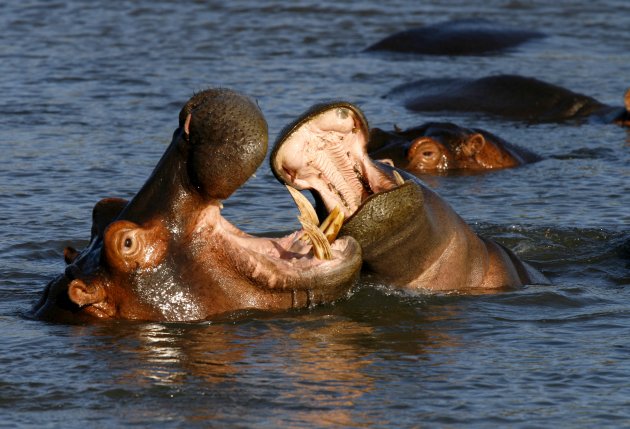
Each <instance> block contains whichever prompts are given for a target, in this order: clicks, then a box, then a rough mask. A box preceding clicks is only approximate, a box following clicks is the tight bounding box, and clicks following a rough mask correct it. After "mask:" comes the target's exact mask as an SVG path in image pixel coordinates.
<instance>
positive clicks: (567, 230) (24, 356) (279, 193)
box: [0, 0, 630, 428]
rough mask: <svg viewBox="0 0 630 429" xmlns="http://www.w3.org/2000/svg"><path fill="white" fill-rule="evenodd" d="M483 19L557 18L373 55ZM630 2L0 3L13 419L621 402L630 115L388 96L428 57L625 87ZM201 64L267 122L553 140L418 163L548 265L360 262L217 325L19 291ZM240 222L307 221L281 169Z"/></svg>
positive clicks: (628, 368)
mask: <svg viewBox="0 0 630 429" xmlns="http://www.w3.org/2000/svg"><path fill="white" fill-rule="evenodd" d="M477 17H478V18H486V19H490V20H494V21H497V22H500V23H504V24H506V25H510V26H515V27H517V28H524V29H531V30H537V31H542V32H545V33H547V34H549V37H547V38H545V39H541V40H536V41H534V42H533V43H530V44H527V45H524V46H523V47H521V48H519V49H517V50H515V51H513V52H509V53H507V54H505V55H495V56H477V57H475V56H473V57H459V58H455V57H439V56H437V57H429V56H424V57H423V56H417V57H413V56H405V55H381V54H366V53H362V52H361V51H362V49H363V48H364V47H367V46H368V45H370V44H372V43H373V42H375V41H376V40H378V39H380V38H382V37H384V36H386V35H388V34H391V33H393V32H395V31H399V30H402V29H405V28H409V27H413V26H417V25H429V24H434V23H436V22H440V21H443V20H447V19H462V18H477ZM629 17H630V5H628V4H627V3H626V2H624V1H617V0H605V1H601V2H597V3H593V2H589V1H585V0H575V1H566V2H556V3H552V4H549V2H547V1H534V2H520V1H510V2H505V1H500V0H490V1H486V2H478V3H477V2H468V1H457V0H451V1H448V0H439V1H433V2H422V3H419V2H412V1H408V0H405V1H403V0H398V1H393V2H386V3H383V2H376V1H365V2H360V4H353V3H349V2H342V3H339V2H334V1H319V2H308V1H296V2H264V3H260V2H254V1H248V0H244V1H235V2H229V3H227V4H221V2H176V1H172V0H164V1H146V0H135V1H120V2H118V1H116V2H111V3H108V5H107V6H106V7H104V6H103V5H102V4H100V3H98V4H97V3H95V2H89V1H85V0H76V1H72V2H55V1H50V2H49V1H17V0H15V1H14V0H9V1H8V2H3V3H2V4H1V5H0V26H1V28H2V29H3V31H2V34H1V35H0V39H1V40H2V43H1V44H0V92H1V93H2V97H0V129H1V130H2V133H1V136H0V150H1V154H0V254H1V255H2V263H1V264H0V330H1V331H2V335H1V338H2V339H1V341H2V347H1V348H0V369H1V370H0V415H1V416H2V419H0V426H3V427H4V426H6V427H60V426H63V427H85V426H86V425H89V426H92V427H130V426H140V427H221V428H224V427H258V428H275V427H296V428H297V427H300V428H304V427H490V426H496V425H498V426H499V427H523V428H525V427H527V428H531V427H541V428H542V427H553V426H556V427H611V428H618V427H623V426H628V425H630V412H629V411H628V410H629V409H630V407H629V406H630V399H629V398H630V382H628V379H630V363H629V361H628V356H629V350H628V345H627V338H628V333H629V332H630V304H629V303H630V296H629V295H630V288H629V286H630V232H629V228H628V226H629V225H630V169H629V167H628V166H629V165H630V134H629V132H628V131H627V130H624V129H622V128H619V127H617V126H614V125H601V124H583V125H580V126H578V125H575V124H543V125H528V124H522V123H517V122H507V121H498V120H496V119H491V118H484V117H479V116H465V115H459V116H457V115H445V114H431V115H419V114H417V113H413V112H408V111H406V110H405V109H403V108H402V106H401V105H399V104H397V103H396V102H395V101H394V100H388V99H385V98H383V97H382V96H383V95H384V94H386V93H387V92H388V91H389V90H390V89H391V88H393V87H394V86H396V85H399V84H401V83H405V82H409V81H412V80H416V79H420V78H429V77H439V76H447V77H460V76H466V77H473V78H474V77H482V76H486V75H489V74H493V73H520V74H524V75H527V76H533V77H537V78H539V79H542V80H546V81H549V82H552V83H555V84H558V85H562V86H565V87H567V88H570V89H572V90H574V91H577V92H582V93H585V94H588V95H591V96H594V97H596V98H598V99H599V100H601V101H603V102H606V103H609V104H613V105H621V104H622V97H623V93H624V91H625V90H626V89H627V87H628V86H630V81H629V80H628V77H629V76H630V33H629V32H628V31H627V29H628V27H629V26H630V18H629ZM208 86H224V87H230V88H234V89H236V90H239V91H241V92H243V93H246V94H248V95H249V96H251V97H253V98H255V99H256V100H257V102H258V104H259V105H260V107H261V109H262V110H263V112H264V114H265V116H266V118H267V120H268V123H269V130H270V139H271V142H273V141H274V140H275V138H276V137H277V135H278V133H279V131H280V130H281V129H282V127H283V126H284V125H285V124H287V123H288V122H289V121H291V120H293V119H294V118H295V117H296V116H297V115H298V114H300V113H301V112H303V111H304V110H306V109H307V108H308V107H310V106H311V105H312V104H314V103H316V102H320V101H322V100H330V99H344V100H348V101H351V102H354V103H357V104H358V105H359V106H360V107H361V108H362V109H363V110H364V111H365V113H366V115H367V117H368V119H369V120H370V122H371V125H373V126H379V127H382V128H386V129H388V128H392V127H393V126H394V124H397V125H398V126H401V127H410V126H415V125H419V124H420V123H422V122H425V121H428V120H450V121H454V122H457V123H460V124H462V125H465V126H468V127H481V128H486V129H488V130H489V131H492V132H494V133H496V134H497V135H499V136H501V137H503V138H505V139H507V140H509V141H512V142H514V143H518V144H522V145H524V146H527V147H529V148H531V149H532V150H534V151H536V152H538V153H539V154H541V155H542V156H544V157H545V160H544V161H542V162H539V163H536V164H533V165H529V166H526V167H523V168H519V169H514V170H506V171H500V172H495V173H491V174H484V175H473V176H457V177H437V178H427V179H426V180H427V183H428V184H429V185H430V186H432V187H433V188H434V189H436V190H437V191H438V192H439V193H440V194H441V195H442V196H443V197H444V198H445V199H446V200H448V201H449V203H451V204H452V205H453V207H454V208H455V209H456V210H457V211H458V212H459V213H460V215H462V217H464V219H466V220H467V221H468V222H469V223H470V224H471V225H473V227H474V228H475V229H476V230H477V231H479V232H480V233H481V234H483V235H485V236H488V237H491V238H494V239H496V240H499V241H501V242H502V243H504V244H506V245H508V246H509V247H511V248H513V249H514V250H515V251H516V252H517V253H518V254H519V256H521V257H522V258H524V259H527V260H529V261H531V262H532V263H533V264H535V265H536V266H537V267H539V268H540V269H541V270H542V271H543V272H544V273H545V274H546V275H547V276H548V277H549V278H550V279H551V281H552V282H553V285H552V286H529V287H525V288H523V289H520V290H517V291H513V292H508V293H502V294H498V295H484V296H459V295H441V296H440V295H439V296H432V295H425V294H418V295H415V296H412V295H405V294H401V293H397V292H395V291H392V290H391V289H389V288H388V287H387V286H386V285H379V284H370V283H369V282H367V281H365V282H363V283H362V284H360V285H359V287H358V288H357V291H356V292H355V293H354V295H352V296H351V297H350V298H349V299H348V300H346V301H343V302H340V303H337V304H336V305H331V306H324V307H319V308H315V309H311V310H307V311H300V312H289V313H283V314H279V315H266V314H260V313H245V314H240V315H238V316H239V317H235V318H228V319H226V320H220V321H214V322H204V323H173V324H163V323H110V324H96V325H93V326H65V325H54V324H47V323H42V322H39V321H33V320H29V319H28V318H25V317H24V313H25V312H26V311H27V310H28V309H29V308H30V306H31V305H32V304H33V302H34V301H36V300H37V298H38V297H39V294H40V293H41V290H42V289H43V286H44V284H45V283H46V282H47V280H48V279H50V278H51V277H52V276H54V275H55V274H57V273H59V272H61V270H62V269H63V265H64V264H63V257H62V251H63V248H64V246H66V245H75V246H77V247H80V246H82V245H85V240H86V238H87V237H88V234H89V228H90V212H91V208H92V206H93V205H94V203H95V202H96V201H98V200H99V199H100V198H103V197H110V196H119V197H126V198H128V197H131V196H132V195H133V194H134V193H135V192H136V191H137V190H138V189H139V188H140V186H141V185H142V184H143V183H144V180H145V179H146V178H147V176H148V175H149V173H150V172H151V170H152V168H153V166H154V165H155V163H156V162H157V160H158V159H159V157H160V155H161V154H162V152H163V151H164V149H165V148H166V145H167V144H168V143H169V141H170V135H171V133H172V131H173V129H174V128H175V127H176V126H177V114H178V112H179V109H180V108H181V106H182V104H183V103H184V102H185V101H186V100H187V99H188V98H189V97H190V96H191V95H192V94H193V93H194V92H195V91H198V90H201V89H203V88H206V87H208ZM225 206H226V209H225V215H226V216H227V217H228V218H229V219H230V220H231V221H232V222H234V223H235V224H236V225H238V226H239V227H241V228H243V229H245V230H246V231H249V232H261V227H263V229H264V230H265V231H277V230H288V229H292V228H297V227H298V223H297V221H296V219H295V217H296V214H297V211H296V210H295V208H294V207H293V203H292V202H291V200H290V197H289V196H288V194H287V193H286V191H284V190H283V188H282V187H281V186H280V185H279V184H278V183H277V182H276V181H275V179H274V178H273V176H272V174H271V173H270V171H269V167H268V166H267V165H266V164H264V165H263V166H261V169H260V170H259V172H258V174H257V176H256V177H255V178H253V179H251V180H250V181H249V182H248V183H247V184H246V186H245V187H243V188H242V189H241V190H239V191H238V192H237V194H235V195H234V196H233V197H232V198H230V199H229V200H228V201H227V202H226V203H225Z"/></svg>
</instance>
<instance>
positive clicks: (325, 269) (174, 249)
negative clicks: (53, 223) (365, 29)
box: [33, 89, 361, 321]
mask: <svg viewBox="0 0 630 429" xmlns="http://www.w3.org/2000/svg"><path fill="white" fill-rule="evenodd" d="M266 151H267V124H266V122H265V120H264V118H263V116H262V113H261V112H260V110H259V109H258V107H257V106H256V104H255V103H254V102H252V101H251V100H250V99H248V98H247V97H245V96H243V95H240V94H238V93H236V92H234V91H231V90H227V89H209V90H206V91H203V92H201V93H199V94H197V95H195V96H194V97H192V98H191V99H190V100H189V101H188V102H187V103H186V104H185V106H184V107H183V109H182V110H181V112H180V115H179V127H178V128H177V130H176V131H175V133H174V135H173V139H172V142H171V144H170V146H169V147H168V148H167V149H166V152H165V154H164V155H163V156H162V158H161V160H160V161H159V163H158V165H157V167H156V168H155V170H154V171H153V173H152V174H151V176H150V178H149V179H148V181H147V182H146V183H145V185H144V186H143V187H142V189H141V190H140V191H139V192H138V193H137V195H136V196H135V197H134V198H133V199H132V200H131V201H130V202H128V203H127V202H125V201H124V200H120V199H108V200H103V201H101V202H99V203H98V204H97V205H96V207H95V209H94V213H93V220H94V225H93V227H92V239H91V241H90V243H89V245H88V246H87V247H86V248H85V249H84V250H83V251H82V252H80V253H79V252H76V251H74V250H73V249H67V250H66V252H64V254H65V258H66V262H67V263H68V266H67V267H66V269H65V273H64V274H62V275H60V276H58V277H57V278H56V279H54V280H52V281H51V282H50V283H49V284H48V285H47V286H46V289H45V291H44V295H43V296H42V298H41V300H40V302H39V303H38V304H37V305H36V306H35V307H34V309H33V312H34V315H35V316H36V317H39V318H42V319H47V320H57V321H84V320H89V319H93V318H107V319H114V318H118V319H137V320H156V321H182V320H201V319H207V318H210V317H213V316H216V315H219V314H222V313H226V312H231V311H234V310H242V309H258V310H285V309H290V308H300V307H306V306H309V305H313V304H317V303H322V302H328V301H331V300H335V299H338V298H340V297H342V296H344V294H346V292H347V291H348V289H349V288H350V287H351V285H352V284H353V282H354V281H355V279H356V277H357V275H358V272H359V270H360V265H361V252H360V246H359V245H358V243H357V242H356V241H355V240H353V239H352V238H349V237H346V238H340V239H337V240H335V239H334V237H333V238H331V239H330V241H332V244H329V243H328V242H326V243H325V244H326V246H327V254H326V255H325V257H322V256H321V254H320V253H321V252H319V249H320V248H321V246H322V245H320V244H319V242H318V241H316V240H310V241H306V240H301V239H300V238H301V236H302V235H303V232H296V233H293V234H291V235H288V236H286V237H284V238H276V239H270V238H259V237H253V236H250V235H248V234H246V233H244V232H243V231H241V230H239V229H238V228H236V227H235V226H233V225H232V224H231V223H229V222H228V221H227V220H226V219H224V218H223V217H222V216H221V208H222V204H221V200H223V199H226V198H228V197H229V196H230V195H231V194H232V193H233V192H234V191H235V190H236V189H238V188H239V187H240V186H241V185H242V184H243V183H244V182H245V181H246V180H247V179H248V178H249V177H250V176H251V175H252V174H253V173H254V171H255V170H256V169H257V168H258V166H259V165H260V163H261V162H262V160H263V159H264V157H265V154H266ZM312 243H315V244H312ZM314 252H315V253H317V254H318V255H317V257H316V256H314Z"/></svg>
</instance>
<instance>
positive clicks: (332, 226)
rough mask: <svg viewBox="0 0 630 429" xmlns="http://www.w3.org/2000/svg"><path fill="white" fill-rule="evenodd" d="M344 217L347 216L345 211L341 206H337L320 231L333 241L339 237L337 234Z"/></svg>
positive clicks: (329, 240) (320, 227) (330, 241)
mask: <svg viewBox="0 0 630 429" xmlns="http://www.w3.org/2000/svg"><path fill="white" fill-rule="evenodd" d="M344 219H345V216H344V214H343V212H342V211H341V209H340V208H339V206H337V207H335V208H334V209H333V211H331V212H330V214H329V215H328V217H327V218H326V219H325V220H324V221H323V222H322V224H321V225H320V226H319V229H320V231H322V232H323V233H324V236H325V237H326V239H328V242H329V243H332V242H333V241H335V239H336V238H337V235H338V234H339V231H340V230H341V227H342V226H343V221H344Z"/></svg>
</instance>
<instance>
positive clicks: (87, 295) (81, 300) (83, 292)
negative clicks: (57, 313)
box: [68, 279, 106, 307]
mask: <svg viewBox="0 0 630 429" xmlns="http://www.w3.org/2000/svg"><path fill="white" fill-rule="evenodd" d="M68 297H69V298H70V301H72V302H74V303H75V304H76V305H78V306H79V307H84V306H86V305H92V304H98V303H100V302H103V301H104V300H105V297H106V294H105V290H104V289H103V286H101V285H100V284H99V283H90V284H86V283H84V282H83V281H82V280H78V279H75V280H72V281H71V282H70V284H69V285H68Z"/></svg>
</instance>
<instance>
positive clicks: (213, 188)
mask: <svg viewBox="0 0 630 429" xmlns="http://www.w3.org/2000/svg"><path fill="white" fill-rule="evenodd" d="M182 120H183V124H182V126H183V130H184V134H185V135H187V136H188V144H189V147H188V174H189V177H190V180H191V182H192V184H193V185H194V186H195V187H196V189H197V190H198V191H199V192H200V193H201V194H202V196H203V197H205V198H206V199H226V198H227V197H229V196H230V195H231V194H232V193H233V192H234V191H235V190H236V189H238V188H239V187H240V186H241V185H243V183H245V181H247V179H249V177H251V176H252V175H253V174H254V173H255V171H256V169H257V168H258V166H259V165H260V164H261V163H262V161H263V159H264V158H265V155H266V153H267V123H266V121H265V119H264V116H263V115H262V112H261V111H260V109H259V108H258V106H256V104H254V103H253V102H252V101H251V100H250V99H249V98H247V97H245V96H243V95H241V94H238V93H236V92H233V91H228V90H222V89H212V90H207V91H204V92H203V93H200V94H198V95H197V96H196V97H193V98H192V99H191V100H190V101H189V102H188V103H187V104H186V105H185V106H184V108H183V109H182V113H180V122H182Z"/></svg>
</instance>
